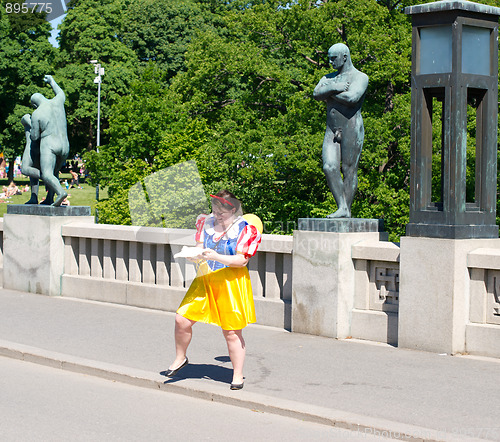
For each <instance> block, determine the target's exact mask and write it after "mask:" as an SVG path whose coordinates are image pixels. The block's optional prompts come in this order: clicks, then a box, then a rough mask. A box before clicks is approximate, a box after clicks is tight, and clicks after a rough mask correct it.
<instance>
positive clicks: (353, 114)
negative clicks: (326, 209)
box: [313, 43, 368, 218]
mask: <svg viewBox="0 0 500 442" xmlns="http://www.w3.org/2000/svg"><path fill="white" fill-rule="evenodd" d="M328 59H329V61H330V64H331V65H332V67H333V69H336V72H333V73H331V74H328V75H325V76H324V77H323V78H322V79H321V80H320V81H319V83H318V84H317V86H316V87H315V89H314V93H313V97H314V98H315V99H316V100H319V101H325V102H326V106H327V116H326V132H325V138H324V140H323V171H324V173H325V176H326V181H327V183H328V187H329V188H330V191H331V192H332V194H333V196H334V198H335V201H336V202H337V208H338V209H337V211H336V212H335V213H332V214H331V215H328V218H350V217H351V205H352V201H353V199H354V195H355V193H356V189H357V187H358V163H359V158H360V156H361V149H362V148H363V140H364V134H365V131H364V126H363V118H362V117H361V106H362V104H363V101H364V98H365V93H366V89H367V87H368V76H367V75H366V74H364V73H362V72H360V71H358V70H357V69H356V68H355V67H354V66H353V64H352V61H351V54H350V52H349V48H348V47H347V46H346V45H345V44H342V43H337V44H334V45H333V46H332V47H331V48H330V49H329V50H328ZM341 172H342V173H341Z"/></svg>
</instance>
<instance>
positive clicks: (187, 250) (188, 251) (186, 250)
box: [174, 246, 205, 258]
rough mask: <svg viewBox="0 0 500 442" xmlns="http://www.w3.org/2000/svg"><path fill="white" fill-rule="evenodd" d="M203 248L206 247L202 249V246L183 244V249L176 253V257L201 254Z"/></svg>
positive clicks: (191, 256) (190, 256) (192, 256)
mask: <svg viewBox="0 0 500 442" xmlns="http://www.w3.org/2000/svg"><path fill="white" fill-rule="evenodd" d="M203 250H205V249H202V248H200V247H188V246H183V247H182V250H181V251H180V252H179V253H176V254H175V255H174V258H194V257H196V256H198V255H201V254H202V253H203Z"/></svg>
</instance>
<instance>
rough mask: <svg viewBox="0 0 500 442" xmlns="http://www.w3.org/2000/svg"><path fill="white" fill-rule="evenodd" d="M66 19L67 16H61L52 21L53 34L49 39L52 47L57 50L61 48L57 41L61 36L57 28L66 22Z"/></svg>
mask: <svg viewBox="0 0 500 442" xmlns="http://www.w3.org/2000/svg"><path fill="white" fill-rule="evenodd" d="M64 17H66V14H64V15H61V16H59V17H57V18H55V19H54V20H52V21H50V22H49V23H50V24H51V25H52V32H51V35H50V38H49V42H50V44H51V45H52V46H54V47H55V48H57V47H58V46H59V43H58V42H57V40H56V37H57V36H58V34H59V31H58V30H57V26H58V25H59V24H60V23H61V22H62V21H63V20H64Z"/></svg>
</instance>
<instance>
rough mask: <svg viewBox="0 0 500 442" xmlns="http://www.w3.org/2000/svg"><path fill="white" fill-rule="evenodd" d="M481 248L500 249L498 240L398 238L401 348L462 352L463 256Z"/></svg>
mask: <svg viewBox="0 0 500 442" xmlns="http://www.w3.org/2000/svg"><path fill="white" fill-rule="evenodd" d="M481 247H489V248H500V239H438V238H418V237H402V238H401V254H400V266H401V271H400V285H399V340H398V345H399V347H404V348H412V349H417V350H425V351H433V352H437V353H448V354H454V353H462V352H464V351H466V326H467V323H468V322H469V317H470V314H469V311H470V274H469V270H468V268H467V255H468V253H469V252H471V251H472V250H475V249H479V248H481Z"/></svg>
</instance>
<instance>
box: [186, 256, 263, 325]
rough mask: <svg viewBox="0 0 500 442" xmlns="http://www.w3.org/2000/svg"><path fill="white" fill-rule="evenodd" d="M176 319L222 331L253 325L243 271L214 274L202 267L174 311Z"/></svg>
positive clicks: (249, 292)
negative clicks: (203, 323)
mask: <svg viewBox="0 0 500 442" xmlns="http://www.w3.org/2000/svg"><path fill="white" fill-rule="evenodd" d="M177 313H179V315H181V316H184V317H185V318H187V319H191V320H192V321H199V322H205V323H207V324H214V325H218V326H220V327H222V329H223V330H241V329H242V328H244V327H246V326H247V325H248V324H250V323H252V322H255V306H254V303H253V294H252V285H251V283H250V275H249V273H248V269H247V268H246V267H225V268H223V269H220V270H216V271H214V272H212V271H209V270H208V266H207V264H206V262H205V263H203V264H202V265H200V267H199V269H198V272H197V274H196V278H195V279H194V281H193V282H192V284H191V286H190V287H189V289H188V291H187V293H186V296H184V299H183V300H182V302H181V305H180V306H179V308H178V309H177Z"/></svg>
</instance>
